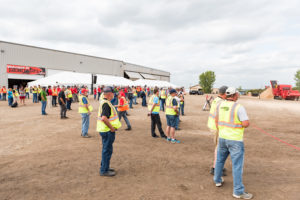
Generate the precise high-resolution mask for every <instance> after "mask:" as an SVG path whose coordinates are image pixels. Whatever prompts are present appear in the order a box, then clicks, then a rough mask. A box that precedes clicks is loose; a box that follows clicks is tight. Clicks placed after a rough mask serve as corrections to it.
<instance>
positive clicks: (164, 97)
mask: <svg viewBox="0 0 300 200" xmlns="http://www.w3.org/2000/svg"><path fill="white" fill-rule="evenodd" d="M160 98H161V99H166V98H167V95H166V91H165V90H162V91H161V92H160Z"/></svg>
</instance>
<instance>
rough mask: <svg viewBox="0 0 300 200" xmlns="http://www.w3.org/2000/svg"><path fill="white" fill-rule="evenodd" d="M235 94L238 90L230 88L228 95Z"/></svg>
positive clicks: (227, 91)
mask: <svg viewBox="0 0 300 200" xmlns="http://www.w3.org/2000/svg"><path fill="white" fill-rule="evenodd" d="M235 93H238V91H237V89H235V88H234V87H229V88H227V90H226V95H233V94H235Z"/></svg>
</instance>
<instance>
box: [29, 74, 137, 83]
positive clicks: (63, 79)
mask: <svg viewBox="0 0 300 200" xmlns="http://www.w3.org/2000/svg"><path fill="white" fill-rule="evenodd" d="M91 84H92V75H91V74H87V73H77V72H61V73H57V74H54V75H51V76H48V77H45V78H41V79H38V80H36V81H32V82H29V83H28V85H29V86H35V85H36V86H37V85H41V86H49V85H50V86H54V85H65V86H68V85H69V86H73V85H78V86H80V85H87V86H89V87H90V86H91ZM95 85H106V86H108V85H111V86H113V85H115V86H132V85H134V82H133V81H131V80H129V79H126V78H123V77H120V76H110V75H102V74H97V83H96V84H95Z"/></svg>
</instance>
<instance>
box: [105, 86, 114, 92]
mask: <svg viewBox="0 0 300 200" xmlns="http://www.w3.org/2000/svg"><path fill="white" fill-rule="evenodd" d="M103 92H104V93H109V92H114V90H113V88H112V87H111V86H106V87H105V88H104V89H103Z"/></svg>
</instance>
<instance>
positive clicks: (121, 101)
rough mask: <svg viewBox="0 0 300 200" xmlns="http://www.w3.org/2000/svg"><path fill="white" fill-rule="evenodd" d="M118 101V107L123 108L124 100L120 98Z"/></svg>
mask: <svg viewBox="0 0 300 200" xmlns="http://www.w3.org/2000/svg"><path fill="white" fill-rule="evenodd" d="M119 101H120V106H123V105H124V98H120V99H119Z"/></svg>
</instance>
